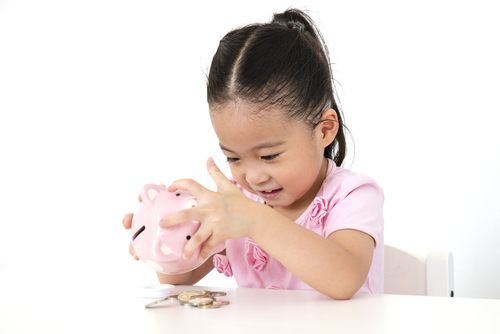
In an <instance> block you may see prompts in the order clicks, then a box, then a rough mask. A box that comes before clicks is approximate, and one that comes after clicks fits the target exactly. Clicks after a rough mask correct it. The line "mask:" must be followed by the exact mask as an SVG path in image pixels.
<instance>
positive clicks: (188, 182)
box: [167, 179, 209, 198]
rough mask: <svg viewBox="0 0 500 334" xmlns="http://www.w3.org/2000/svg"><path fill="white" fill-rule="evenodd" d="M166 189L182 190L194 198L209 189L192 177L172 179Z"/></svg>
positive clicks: (172, 190)
mask: <svg viewBox="0 0 500 334" xmlns="http://www.w3.org/2000/svg"><path fill="white" fill-rule="evenodd" d="M167 189H168V191H171V192H174V191H177V190H184V191H187V192H188V193H190V194H191V195H193V196H194V197H196V198H200V197H201V196H202V195H203V194H204V193H206V192H207V191H209V190H208V189H206V188H205V187H203V186H202V185H201V184H199V183H198V182H196V181H195V180H192V179H179V180H176V181H174V182H173V183H172V184H171V185H170V186H169V187H168V188H167Z"/></svg>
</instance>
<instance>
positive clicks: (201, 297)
mask: <svg viewBox="0 0 500 334" xmlns="http://www.w3.org/2000/svg"><path fill="white" fill-rule="evenodd" d="M225 295H226V293H225V292H223V291H205V290H187V291H182V292H180V293H178V294H172V295H169V296H167V297H165V298H161V299H158V300H155V301H154V302H152V303H149V304H146V305H145V307H146V308H154V307H158V306H159V305H160V304H162V303H163V302H166V301H168V300H173V301H177V302H179V304H181V305H188V306H191V307H196V308H219V307H221V306H224V305H227V304H229V301H227V300H217V299H216V297H220V296H225Z"/></svg>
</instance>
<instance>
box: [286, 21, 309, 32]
mask: <svg viewBox="0 0 500 334" xmlns="http://www.w3.org/2000/svg"><path fill="white" fill-rule="evenodd" d="M286 26H287V27H288V28H290V29H295V30H298V31H300V32H304V31H305V30H306V27H305V26H304V24H303V23H302V22H298V21H288V23H287V24H286Z"/></svg>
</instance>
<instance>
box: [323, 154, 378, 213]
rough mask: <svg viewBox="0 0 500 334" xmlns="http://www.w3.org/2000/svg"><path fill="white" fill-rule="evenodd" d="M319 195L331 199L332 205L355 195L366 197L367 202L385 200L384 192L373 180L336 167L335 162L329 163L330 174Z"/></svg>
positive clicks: (328, 173)
mask: <svg viewBox="0 0 500 334" xmlns="http://www.w3.org/2000/svg"><path fill="white" fill-rule="evenodd" d="M318 195H319V196H322V197H324V198H327V199H329V200H330V202H331V203H330V204H332V205H333V204H335V203H337V202H339V201H342V200H344V199H346V198H347V197H350V196H353V195H356V197H358V198H359V197H363V196H366V197H367V198H366V199H367V200H368V199H371V200H379V201H381V202H383V200H384V193H383V190H382V188H381V187H380V185H379V184H378V183H377V182H376V181H375V180H374V179H373V178H371V177H369V176H367V175H364V174H359V173H355V172H353V171H351V170H349V169H346V168H342V167H336V166H335V165H334V162H333V161H329V166H328V172H327V175H326V177H325V180H324V181H323V185H322V187H321V190H320V192H319V193H318Z"/></svg>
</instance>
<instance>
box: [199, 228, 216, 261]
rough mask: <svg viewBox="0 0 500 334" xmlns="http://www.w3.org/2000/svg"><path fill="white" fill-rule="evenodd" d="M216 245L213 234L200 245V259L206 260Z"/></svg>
mask: <svg viewBox="0 0 500 334" xmlns="http://www.w3.org/2000/svg"><path fill="white" fill-rule="evenodd" d="M215 246H216V243H215V242H214V238H213V234H212V235H211V236H210V238H208V240H206V241H205V242H204V243H203V245H201V249H200V257H201V258H203V259H206V258H207V257H209V256H210V255H212V254H214V253H215V252H214V251H213V250H214V249H215Z"/></svg>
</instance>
